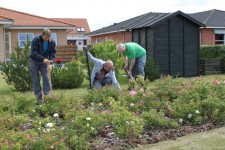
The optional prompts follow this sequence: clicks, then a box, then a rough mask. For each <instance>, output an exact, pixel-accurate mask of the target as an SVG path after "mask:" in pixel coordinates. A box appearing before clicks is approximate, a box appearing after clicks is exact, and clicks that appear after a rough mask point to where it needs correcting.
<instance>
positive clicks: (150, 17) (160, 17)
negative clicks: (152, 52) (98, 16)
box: [87, 11, 204, 36]
mask: <svg viewBox="0 0 225 150" xmlns="http://www.w3.org/2000/svg"><path fill="white" fill-rule="evenodd" d="M177 15H181V16H183V17H185V18H187V19H188V20H190V21H192V22H194V23H196V24H197V25H199V26H204V24H203V23H201V22H199V21H198V20H196V19H194V18H192V17H191V16H189V15H187V14H185V13H183V12H181V11H177V12H174V13H154V12H149V13H146V14H143V15H140V16H137V17H134V18H131V19H128V20H125V21H122V22H119V23H115V24H113V25H111V26H108V27H104V28H102V29H99V30H95V31H93V32H90V33H88V34H87V35H89V36H94V35H100V34H106V33H113V32H118V31H126V30H132V29H137V28H144V27H154V26H156V25H158V24H159V23H161V22H163V21H165V20H167V19H170V18H172V17H174V16H177Z"/></svg>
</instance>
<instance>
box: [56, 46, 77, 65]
mask: <svg viewBox="0 0 225 150" xmlns="http://www.w3.org/2000/svg"><path fill="white" fill-rule="evenodd" d="M77 57H78V53H77V46H75V45H59V46H56V58H61V59H62V62H63V63H65V62H69V61H71V60H72V59H77Z"/></svg>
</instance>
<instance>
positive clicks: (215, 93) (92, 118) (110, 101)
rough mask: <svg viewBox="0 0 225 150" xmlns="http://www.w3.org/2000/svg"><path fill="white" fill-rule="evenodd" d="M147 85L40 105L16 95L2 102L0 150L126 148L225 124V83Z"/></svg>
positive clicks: (195, 81)
mask: <svg viewBox="0 0 225 150" xmlns="http://www.w3.org/2000/svg"><path fill="white" fill-rule="evenodd" d="M148 84H149V83H148V81H146V82H142V81H141V80H137V84H135V83H131V85H132V86H133V87H134V89H133V91H125V90H124V91H117V90H115V89H114V88H111V87H106V88H104V89H103V90H92V91H89V93H88V94H87V95H86V96H84V97H83V98H80V99H78V98H73V97H64V96H61V97H59V96H57V97H54V98H53V99H52V100H49V101H47V102H46V104H44V105H42V106H36V105H33V99H31V98H29V97H25V96H23V95H15V98H16V99H17V101H16V103H14V104H13V105H10V106H7V105H1V103H0V108H1V109H0V112H1V113H0V129H1V130H0V149H16V148H17V149H60V150H61V149H70V148H71V149H128V148H132V147H136V146H139V145H142V144H147V143H156V142H159V141H162V140H167V139H176V138H177V137H180V136H184V135H186V134H189V133H193V132H201V131H206V130H209V129H212V128H216V127H220V126H223V125H224V120H225V101H224V99H225V83H224V81H223V80H211V79H210V80H205V78H202V77H197V78H191V79H188V80H187V79H182V78H178V79H172V78H171V77H165V78H162V79H160V80H157V81H155V82H154V86H150V88H147V85H148ZM150 84H153V83H150Z"/></svg>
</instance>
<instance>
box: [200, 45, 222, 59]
mask: <svg viewBox="0 0 225 150" xmlns="http://www.w3.org/2000/svg"><path fill="white" fill-rule="evenodd" d="M219 57H222V58H224V57H225V46H224V45H204V46H201V48H200V58H201V59H207V58H219Z"/></svg>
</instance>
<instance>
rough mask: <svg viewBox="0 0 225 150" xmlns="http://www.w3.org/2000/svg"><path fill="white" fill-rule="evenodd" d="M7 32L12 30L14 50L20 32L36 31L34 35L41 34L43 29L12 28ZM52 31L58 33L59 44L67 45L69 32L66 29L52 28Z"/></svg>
mask: <svg viewBox="0 0 225 150" xmlns="http://www.w3.org/2000/svg"><path fill="white" fill-rule="evenodd" d="M5 32H10V33H11V47H12V51H13V50H14V48H15V47H16V45H17V42H18V33H34V36H35V35H37V34H41V32H42V30H41V29H40V30H28V29H26V30H22V29H20V30H12V29H8V30H6V31H5ZM51 32H53V33H56V34H57V45H67V33H66V30H51Z"/></svg>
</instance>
